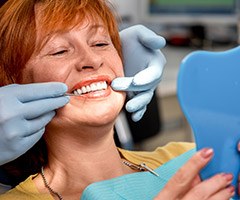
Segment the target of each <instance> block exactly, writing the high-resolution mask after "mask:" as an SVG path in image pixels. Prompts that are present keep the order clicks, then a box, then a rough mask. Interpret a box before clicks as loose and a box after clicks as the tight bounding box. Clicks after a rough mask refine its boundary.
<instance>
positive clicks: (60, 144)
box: [36, 127, 132, 199]
mask: <svg viewBox="0 0 240 200" xmlns="http://www.w3.org/2000/svg"><path fill="white" fill-rule="evenodd" d="M46 142H47V146H48V152H49V154H48V157H49V164H48V165H47V166H46V167H45V170H44V171H45V174H46V179H47V180H48V182H49V184H50V185H51V186H52V187H53V188H54V190H56V191H58V192H59V193H61V195H63V196H67V197H68V198H65V199H74V198H73V196H74V195H76V197H77V198H78V199H79V195H81V193H82V191H83V190H84V189H85V188H86V186H88V185H89V184H91V183H93V182H97V181H102V180H106V179H111V178H114V177H117V176H121V175H124V174H127V173H131V172H132V170H130V169H129V168H126V166H124V165H123V164H122V160H121V157H120V154H119V152H118V150H117V148H116V145H115V143H114V139H113V128H111V129H106V128H105V129H104V130H103V129H100V128H99V127H98V128H96V130H94V129H93V128H91V131H87V129H84V128H82V129H81V131H78V133H76V132H75V133H74V130H72V131H68V132H64V131H60V132H57V133H56V132H55V133H50V132H48V133H47V135H46ZM36 181H38V183H39V181H40V182H41V183H40V186H41V187H40V189H44V190H46V188H45V187H44V185H43V182H42V180H41V179H40V180H39V176H38V178H37V179H36ZM37 185H39V184H37ZM72 195H73V196H72ZM70 197H71V198H70Z"/></svg>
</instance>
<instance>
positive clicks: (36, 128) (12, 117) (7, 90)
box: [0, 83, 69, 165]
mask: <svg viewBox="0 0 240 200" xmlns="http://www.w3.org/2000/svg"><path fill="white" fill-rule="evenodd" d="M66 91H67V86H66V85H65V84H63V83H39V84H27V85H17V84H13V85H8V86H4V87H1V88H0V134H1V138H0V152H1V154H0V165H2V164H5V163H7V162H9V161H11V160H14V159H15V158H17V157H19V156H20V155H22V154H23V153H25V152H26V151H27V150H28V149H30V148H31V147H32V146H33V145H34V144H35V143H36V142H37V141H38V140H39V139H40V138H41V136H42V135H43V133H44V131H45V126H46V125H47V124H48V123H49V122H50V121H51V119H52V118H53V117H54V115H55V111H54V110H55V109H57V108H59V107H62V106H64V105H65V104H66V103H68V102H69V97H65V96H62V95H63V94H64V93H65V92H66ZM60 96H61V97H60Z"/></svg>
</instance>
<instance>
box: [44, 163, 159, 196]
mask: <svg viewBox="0 0 240 200" xmlns="http://www.w3.org/2000/svg"><path fill="white" fill-rule="evenodd" d="M122 163H123V164H124V165H126V166H128V167H130V168H131V169H133V170H138V171H149V172H151V173H152V174H154V175H155V176H159V175H158V174H157V173H156V172H155V171H153V169H151V168H150V167H148V166H147V165H146V164H145V163H141V164H139V165H137V164H133V163H131V162H129V161H126V160H123V162H122ZM41 176H42V179H43V183H44V186H45V187H46V188H47V189H48V191H49V192H50V194H52V195H55V196H57V197H58V199H59V200H63V197H62V195H61V194H59V193H58V192H56V191H55V190H53V189H52V188H51V187H50V185H49V183H48V181H47V179H46V177H45V174H44V170H43V167H41Z"/></svg>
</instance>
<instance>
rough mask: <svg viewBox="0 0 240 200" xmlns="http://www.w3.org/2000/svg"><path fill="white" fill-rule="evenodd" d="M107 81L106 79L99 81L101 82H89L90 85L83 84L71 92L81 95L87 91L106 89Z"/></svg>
mask: <svg viewBox="0 0 240 200" xmlns="http://www.w3.org/2000/svg"><path fill="white" fill-rule="evenodd" d="M107 87H108V86H107V82H106V81H101V82H96V83H91V84H90V85H87V86H83V87H81V88H79V89H77V90H74V91H73V93H74V94H76V95H81V94H85V93H88V92H94V91H98V90H106V89H107Z"/></svg>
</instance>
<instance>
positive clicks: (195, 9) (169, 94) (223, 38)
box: [111, 0, 240, 150]
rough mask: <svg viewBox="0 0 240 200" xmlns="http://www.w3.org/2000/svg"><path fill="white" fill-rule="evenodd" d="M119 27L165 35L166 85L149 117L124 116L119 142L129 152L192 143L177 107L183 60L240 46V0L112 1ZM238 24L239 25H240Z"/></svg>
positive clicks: (184, 121)
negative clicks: (136, 27)
mask: <svg viewBox="0 0 240 200" xmlns="http://www.w3.org/2000/svg"><path fill="white" fill-rule="evenodd" d="M111 2H112V4H113V5H114V7H115V8H116V10H117V12H118V14H119V15H120V17H121V21H119V27H120V29H124V28H127V27H129V26H132V25H135V24H143V25H145V26H147V27H148V28H150V29H152V30H153V31H155V32H156V33H157V34H159V35H161V36H163V37H165V39H166V41H167V45H166V47H165V48H164V49H162V52H163V53H164V55H165V56H166V58H167V64H166V66H165V69H164V73H163V77H162V81H161V83H160V84H159V87H158V88H157V90H156V93H155V96H154V98H153V100H152V102H151V104H150V105H149V107H148V110H147V113H146V114H145V115H144V118H143V119H142V120H141V121H140V122H138V123H133V122H131V120H130V116H128V115H127V113H123V114H122V116H121V117H120V119H119V122H118V123H117V124H116V132H117V136H116V140H117V141H118V142H119V145H120V146H122V147H124V148H129V149H136V150H153V149H155V148H156V147H158V146H162V145H165V144H166V143H168V142H171V141H185V142H193V141H194V137H193V135H192V131H191V128H190V126H189V124H188V122H187V121H186V119H185V117H184V115H183V113H182V111H181V109H180V107H179V104H178V100H177V96H176V87H177V85H176V81H177V76H178V70H179V66H180V63H181V61H182V59H183V58H184V57H185V56H186V55H187V54H188V53H190V52H192V51H195V50H209V51H224V50H228V49H231V48H234V47H236V46H237V45H238V44H239V26H238V24H240V22H239V20H240V17H239V16H240V14H239V12H240V6H239V5H240V0H111ZM238 22H239V23H238Z"/></svg>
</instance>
